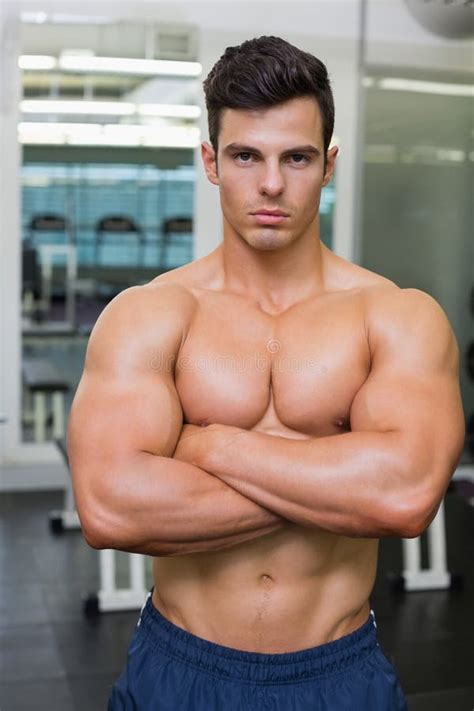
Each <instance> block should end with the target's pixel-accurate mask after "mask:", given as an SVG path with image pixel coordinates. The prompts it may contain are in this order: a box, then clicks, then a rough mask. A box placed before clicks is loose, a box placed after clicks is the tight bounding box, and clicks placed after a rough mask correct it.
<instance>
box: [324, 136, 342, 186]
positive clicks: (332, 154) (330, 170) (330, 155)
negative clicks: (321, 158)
mask: <svg viewBox="0 0 474 711" xmlns="http://www.w3.org/2000/svg"><path fill="white" fill-rule="evenodd" d="M338 153H339V146H333V147H332V148H330V149H329V150H328V152H327V156H326V172H325V173H324V178H323V187H326V185H327V184H328V183H330V182H331V180H332V176H333V174H334V168H335V167H336V157H337V154H338Z"/></svg>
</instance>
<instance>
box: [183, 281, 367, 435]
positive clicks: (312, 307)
mask: <svg viewBox="0 0 474 711" xmlns="http://www.w3.org/2000/svg"><path fill="white" fill-rule="evenodd" d="M369 368H370V353H369V348H368V343H367V338H366V333H365V328H364V314H363V310H362V307H361V305H360V302H359V301H358V300H357V299H354V298H353V297H352V298H350V297H349V296H345V295H344V294H340V293H339V294H335V295H327V296H324V297H320V298H318V299H315V300H311V301H306V302H304V303H302V304H298V305H297V306H294V307H292V308H291V309H289V310H288V311H286V312H285V313H284V314H281V315H279V316H276V317H275V316H270V315H269V314H267V313H265V312H263V311H261V310H260V309H259V308H257V307H255V306H253V305H251V304H249V303H247V302H246V301H245V300H243V299H242V298H239V297H232V296H229V295H222V296H217V295H212V296H211V297H205V298H202V299H200V301H199V306H198V308H197V309H196V313H195V316H194V318H193V321H192V323H191V325H190V327H189V330H188V332H187V335H186V338H185V339H184V341H183V344H182V346H181V349H180V352H179V355H178V358H177V362H176V369H175V383H176V388H177V391H178V394H179V397H180V400H181V405H182V408H183V414H184V421H185V422H188V423H191V424H198V425H200V424H210V423H212V422H219V423H222V424H229V425H234V426H237V427H242V428H245V429H252V428H258V429H260V430H263V431H268V432H269V433H273V434H277V433H280V434H283V435H284V434H285V431H286V432H288V433H290V432H294V433H301V434H306V435H309V436H326V435H330V434H334V433H337V432H341V431H348V430H349V413H350V407H351V403H352V400H353V399H354V397H355V394H356V393H357V391H358V390H359V388H360V387H361V385H362V384H363V382H364V381H365V379H366V378H367V375H368V372H369Z"/></svg>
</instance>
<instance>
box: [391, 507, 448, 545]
mask: <svg viewBox="0 0 474 711" xmlns="http://www.w3.org/2000/svg"><path fill="white" fill-rule="evenodd" d="M441 501H442V498H441V499H440V498H437V499H436V500H434V499H433V497H430V498H427V497H425V498H415V499H414V501H412V502H411V503H408V504H407V502H405V504H404V505H403V506H401V507H399V510H398V516H395V521H396V534H395V535H397V536H398V537H399V538H418V537H419V536H421V535H422V533H424V532H425V531H426V529H427V528H428V527H429V526H430V524H431V522H432V521H433V519H434V518H435V516H436V514H437V512H438V509H439V506H440V504H441Z"/></svg>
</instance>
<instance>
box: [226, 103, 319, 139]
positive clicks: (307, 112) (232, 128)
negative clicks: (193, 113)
mask: <svg viewBox="0 0 474 711" xmlns="http://www.w3.org/2000/svg"><path fill="white" fill-rule="evenodd" d="M295 141H296V142H297V143H301V142H302V143H310V142H312V143H313V144H314V145H320V146H321V147H322V143H323V140H322V118H321V111H320V108H319V105H318V103H317V101H316V99H314V98H313V97H306V96H305V97H298V98H296V99H290V100H289V101H285V102H284V103H282V104H278V105H277V106H271V107H268V108H263V109H229V108H226V109H223V111H222V113H221V117H220V130H219V147H225V146H226V145H227V144H228V143H248V144H252V145H257V144H258V145H259V146H261V147H265V146H266V145H268V146H270V145H272V144H274V143H275V144H276V143H278V144H280V143H282V144H284V143H286V142H290V143H294V142H295Z"/></svg>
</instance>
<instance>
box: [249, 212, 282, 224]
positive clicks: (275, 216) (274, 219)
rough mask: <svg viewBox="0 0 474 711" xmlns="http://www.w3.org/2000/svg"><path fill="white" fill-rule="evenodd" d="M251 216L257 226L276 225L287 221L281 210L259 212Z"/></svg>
mask: <svg viewBox="0 0 474 711" xmlns="http://www.w3.org/2000/svg"><path fill="white" fill-rule="evenodd" d="M252 215H253V217H254V219H255V221H256V222H257V223H258V224H259V225H278V224H280V223H281V222H284V221H285V220H287V219H288V215H287V214H286V213H284V212H282V211H281V210H259V211H258V212H254V213H252Z"/></svg>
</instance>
